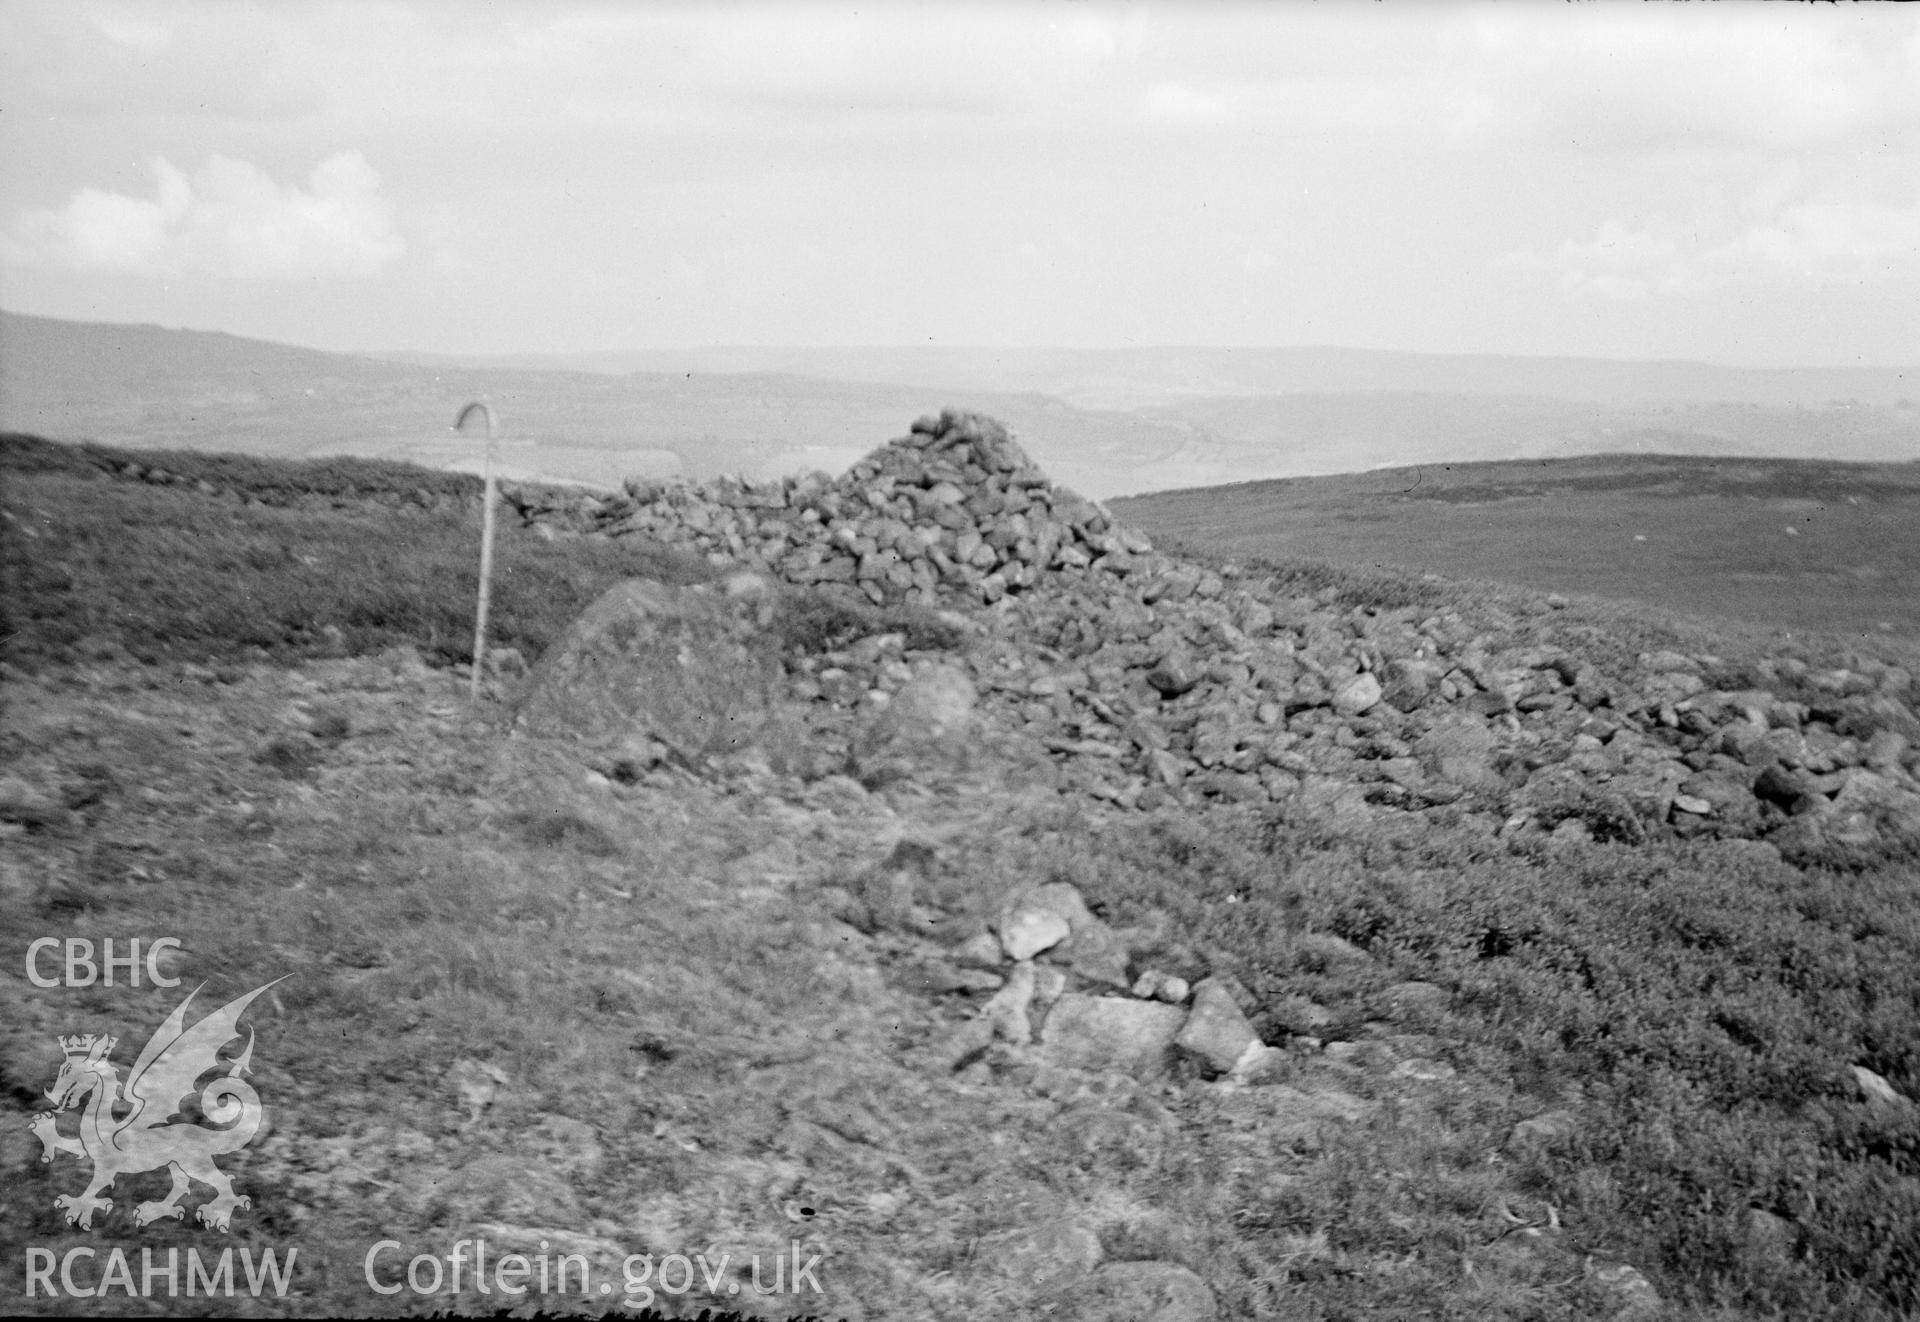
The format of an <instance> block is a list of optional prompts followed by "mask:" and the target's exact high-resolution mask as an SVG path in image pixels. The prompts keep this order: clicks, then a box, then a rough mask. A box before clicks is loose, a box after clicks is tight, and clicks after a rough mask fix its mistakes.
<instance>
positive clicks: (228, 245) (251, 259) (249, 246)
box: [0, 152, 405, 280]
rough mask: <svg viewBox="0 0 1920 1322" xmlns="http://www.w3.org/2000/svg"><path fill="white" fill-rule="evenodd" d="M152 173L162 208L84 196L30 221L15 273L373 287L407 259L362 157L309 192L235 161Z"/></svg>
mask: <svg viewBox="0 0 1920 1322" xmlns="http://www.w3.org/2000/svg"><path fill="white" fill-rule="evenodd" d="M151 168H152V170H153V173H154V178H155V188H154V194H153V196H152V197H150V198H140V197H130V196H128V195H126V194H124V193H112V192H106V191H103V190H101V189H97V188H83V189H81V190H80V191H79V192H77V193H75V194H74V195H73V196H72V197H71V198H70V199H68V201H67V204H66V205H65V206H64V207H59V208H57V209H48V210H39V211H29V212H26V213H25V214H23V215H22V216H20V218H19V219H18V221H17V222H16V223H15V224H14V226H13V230H12V233H11V234H10V235H9V236H7V238H6V239H5V241H4V244H3V245H0V250H4V253H5V256H6V258H7V260H8V261H9V262H11V263H14V264H18V265H50V266H57V267H63V268H66V269H68V270H74V271H101V272H116V273H122V274H132V275H144V276H179V275H187V274H195V275H214V276H228V277H234V278H238V279H281V280H284V279H298V278H307V277H314V276H356V275H371V274H373V273H375V272H377V271H379V270H381V269H382V268H384V267H386V266H388V265H389V264H391V263H392V262H393V261H395V260H396V259H398V258H399V256H400V255H401V253H402V252H403V251H404V250H405V243H404V242H403V240H402V239H401V237H400V235H399V233H398V232H397V231H396V230H395V228H394V220H393V209H392V207H391V206H389V205H388V203H387V201H386V199H385V198H384V197H382V196H381V192H380V176H379V174H378V173H377V172H375V170H374V168H373V167H372V166H371V165H369V164H367V161H366V158H365V157H364V156H362V155H361V154H360V153H359V152H340V153H338V154H336V155H333V156H330V157H328V158H327V159H326V160H324V161H322V162H321V163H320V164H319V165H317V166H315V167H314V169H313V171H312V173H311V174H309V175H308V176H307V186H306V187H305V188H301V187H298V186H291V185H290V186H287V187H284V188H283V187H281V186H280V185H278V184H276V183H275V182H274V181H273V180H272V179H271V178H269V177H268V176H267V174H266V173H265V172H263V171H262V170H260V169H259V168H257V167H255V166H253V165H250V164H248V163H247V162H245V161H236V160H233V159H231V158H229V157H225V156H212V157H209V158H208V160H207V163H206V165H205V166H203V167H202V168H201V169H200V170H198V171H197V172H195V173H194V174H193V175H192V176H188V175H187V174H186V173H185V172H184V171H182V170H180V169H179V168H178V167H177V166H175V165H174V164H173V163H172V162H170V161H168V160H166V159H165V158H164V157H155V158H154V159H153V161H152V162H151Z"/></svg>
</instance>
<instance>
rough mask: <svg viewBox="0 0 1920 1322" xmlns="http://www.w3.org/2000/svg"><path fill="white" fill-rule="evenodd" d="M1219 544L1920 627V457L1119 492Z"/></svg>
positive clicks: (1410, 473)
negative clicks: (1141, 493) (1132, 493)
mask: <svg viewBox="0 0 1920 1322" xmlns="http://www.w3.org/2000/svg"><path fill="white" fill-rule="evenodd" d="M1113 509H1114V511H1115V513H1116V515H1117V516H1118V517H1120V518H1122V519H1125V520H1126V521H1128V522H1129V523H1133V524H1135V525H1137V526H1139V527H1140V528H1143V529H1145V530H1146V531H1148V532H1150V533H1152V534H1153V535H1154V536H1155V537H1157V538H1166V539H1170V540H1173V541H1175V542H1178V543H1181V544H1186V545H1192V546H1201V547H1207V548H1209V549H1212V550H1214V551H1217V552H1221V553H1227V554H1233V555H1243V556H1266V557H1283V558H1293V557H1302V556H1304V557H1310V558H1315V559H1324V560H1329V561H1333V562H1337V563H1343V564H1371V565H1382V566H1386V565H1391V566H1397V567H1400V568H1404V569H1411V570H1431V571H1434V572H1438V573H1441V574H1447V575H1453V576H1462V577H1472V578H1482V579H1489V580H1499V581H1503V582H1510V583H1521V584H1525V585H1527V586H1528V587H1532V588H1537V589H1540V590H1542V591H1557V592H1571V593H1591V594H1593V595H1596V596H1602V597H1611V598H1614V599H1616V600H1630V601H1640V602H1646V603H1649V604H1651V605H1654V606H1658V607H1662V608H1665V609H1667V610H1672V611H1676V612H1680V613H1683V614H1686V615H1689V616H1692V617H1695V618H1702V617H1704V618H1721V619H1728V618H1731V619H1740V620H1746V621H1749V622H1752V623H1754V624H1758V625H1762V626H1770V627H1775V628H1780V629H1785V630H1790V631H1794V632H1809V631H1812V632H1830V633H1848V634H1854V635H1857V636H1858V635H1879V634H1885V633H1894V634H1898V635H1901V636H1903V637H1906V638H1915V637H1920V536H1916V535H1915V529H1916V528H1920V464H1914V463H1905V464H1843V463H1831V462H1822V461H1817V460H1785V459H1783V460H1762V459H1750V458H1724V459H1707V458H1683V457H1673V456H1658V455H1599V456H1591V457H1586V458H1578V459H1557V460H1551V461H1542V462H1533V461H1528V462H1509V463H1467V464H1458V463H1456V464H1429V465H1423V466H1421V467H1418V468H1394V469H1382V470H1379V471H1376V472H1371V473H1364V474H1350V475H1347V476H1342V477H1313V478H1299V479H1294V480H1290V481H1279V482H1255V483H1248V484H1244V485H1238V486H1227V487H1216V488H1207V489H1204V490H1194V491H1168V492H1161V493H1158V494H1155V495H1151V496H1144V497H1139V498H1137V499H1128V500H1117V501H1114V502H1113Z"/></svg>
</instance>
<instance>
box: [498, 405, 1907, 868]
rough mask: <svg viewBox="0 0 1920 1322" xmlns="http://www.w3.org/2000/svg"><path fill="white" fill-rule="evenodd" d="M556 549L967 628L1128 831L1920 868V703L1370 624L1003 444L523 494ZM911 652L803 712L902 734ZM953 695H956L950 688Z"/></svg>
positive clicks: (1859, 688) (1535, 632)
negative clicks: (836, 712)
mask: <svg viewBox="0 0 1920 1322" xmlns="http://www.w3.org/2000/svg"><path fill="white" fill-rule="evenodd" d="M509 494H510V498H511V499H512V500H513V501H514V503H515V506H516V508H517V509H518V510H519V512H520V513H521V515H522V516H523V517H524V518H526V519H528V520H529V521H532V522H534V523H536V524H537V525H538V526H541V527H543V528H546V529H548V530H550V531H551V532H552V533H553V534H554V535H556V536H558V535H591V536H596V537H612V538H619V537H624V536H629V535H642V536H646V537H649V538H654V539H658V540H660V541H663V542H666V543H668V544H670V545H673V546H676V547H679V548H683V549H688V550H692V551H695V552H698V553H701V554H704V555H705V556H706V557H707V558H708V559H709V560H710V561H711V562H713V563H715V564H716V565H726V566H737V567H740V568H745V569H753V570H756V571H759V572H760V573H763V574H765V575H767V576H770V577H773V578H777V579H780V580H783V581H785V582H786V583H789V584H793V585H796V586H801V587H813V588H817V589H823V590H827V591H837V592H843V593H848V594H858V596H859V598H860V599H861V600H864V601H867V602H871V603H875V604H888V603H897V602H911V603H917V604H920V605H924V606H927V607H933V608H945V609H948V610H951V611H957V612H960V613H963V614H965V615H966V616H967V617H968V618H969V619H970V620H971V622H972V624H973V626H974V627H975V628H976V629H977V630H978V632H979V635H980V636H979V637H978V638H977V639H976V641H975V645H974V646H972V647H971V648H969V649H968V652H967V655H966V658H965V663H966V666H967V668H968V675H967V678H969V679H970V680H971V682H972V684H973V685H974V687H975V688H976V690H977V692H978V697H979V702H980V705H981V706H982V708H983V709H984V710H985V711H986V712H987V713H988V714H989V715H990V716H991V718H992V722H993V724H995V725H996V726H998V727H1000V728H1003V729H1005V728H1010V729H1013V730H1016V731H1018V732H1020V733H1022V734H1024V735H1025V736H1027V737H1028V738H1030V739H1031V740H1032V741H1034V742H1036V743H1037V744H1038V745H1039V746H1040V747H1042V748H1044V749H1045V750H1047V752H1048V754H1050V755H1051V756H1052V758H1053V759H1054V760H1055V761H1056V762H1057V763H1058V764H1059V765H1060V767H1061V769H1062V772H1063V774H1064V776H1065V778H1066V780H1067V782H1068V784H1069V785H1070V786H1071V787H1073V788H1076V789H1079V790H1081V791H1084V792H1086V793H1090V794H1092V795H1094V796H1096V797H1098V798H1102V799H1105V800H1107V801H1110V802H1112V803H1115V804H1118V805H1120V806H1122V807H1136V806H1137V807H1142V808H1150V807H1154V806H1157V805H1160V804H1165V803H1169V802H1188V803H1191V802H1195V801H1198V800H1200V799H1211V800H1225V801H1237V802H1248V803H1256V804H1258V803H1269V802H1272V803H1288V802H1294V803H1297V804H1299V805H1300V806H1302V807H1305V808H1309V809H1311V810H1314V811H1319V812H1324V813H1328V814H1332V815H1335V816H1343V815H1344V816H1348V817H1357V816H1364V815H1366V814H1371V813H1378V812H1423V811H1430V810H1445V811H1448V812H1474V813H1481V814H1485V815H1486V818H1487V821H1488V825H1489V826H1490V827H1491V828H1493V829H1497V830H1498V831H1500V832H1502V833H1503V834H1508V835H1512V834H1516V833H1519V834H1531V833H1546V834H1551V835H1555V836H1558V837H1561V838H1572V837H1581V838H1587V839H1599V840H1602V841H1605V840H1622V841H1626V842H1629V843H1633V842H1638V841H1642V840H1645V839H1648V838H1650V837H1655V836H1664V835H1675V836H1681V837H1689V836H1706V837H1732V838H1752V839H1767V840H1770V841H1772V842H1773V843H1774V844H1775V845H1776V846H1777V847H1781V848H1782V849H1783V850H1786V851H1789V852H1790V851H1793V850H1806V849H1809V848H1815V847H1833V846H1839V847H1857V848H1879V847H1889V846H1892V847H1905V846H1907V845H1909V844H1911V843H1912V842H1916V841H1920V783H1916V779H1915V774H1916V770H1917V769H1920V751H1917V750H1916V743H1920V717H1916V715H1915V711H1914V705H1913V704H1914V693H1915V690H1914V683H1913V676H1912V675H1911V674H1910V673H1908V672H1907V671H1905V670H1903V669H1901V668H1899V667H1895V666H1888V665H1885V664H1883V663H1880V662H1877V661H1874V660H1871V659H1867V658H1860V659H1858V660H1857V661H1856V662H1855V663H1854V664H1853V665H1851V666H1850V667H1849V668H1845V669H1833V670H1820V671H1815V670H1810V669H1809V668H1808V667H1807V666H1806V665H1805V664H1803V663H1801V662H1799V661H1796V660H1793V659H1791V658H1779V659H1775V660H1772V661H1769V662H1765V663H1762V665H1761V666H1760V667H1759V668H1758V674H1756V675H1753V676H1748V677H1745V678H1746V679H1751V680H1757V681H1758V682H1757V683H1744V682H1743V683H1742V684H1741V686H1739V687H1731V686H1729V685H1728V684H1727V683H1726V682H1725V681H1724V677H1719V678H1717V676H1718V671H1719V665H1718V659H1717V658H1713V657H1706V656H1691V655H1686V654H1682V653H1678V652H1671V651H1666V652H1655V653H1649V654H1645V655H1642V656H1640V657H1639V658H1638V665H1637V666H1636V667H1634V668H1633V669H1631V670H1630V671H1627V672H1625V673H1608V672H1604V671H1602V670H1601V669H1600V668H1599V667H1598V666H1596V665H1595V664H1594V663H1593V662H1592V661H1591V660H1589V659H1588V657H1587V656H1585V655H1583V652H1585V651H1588V650H1590V649H1587V648H1585V647H1583V639H1582V638H1581V637H1580V636H1578V631H1576V630H1572V629H1564V628H1560V627H1556V625H1555V624H1554V623H1553V619H1552V616H1551V614H1543V616H1542V617H1541V618H1539V619H1535V620H1529V621H1525V622H1516V625H1517V627H1515V628H1513V629H1511V630H1506V629H1503V630H1501V631H1500V632H1497V633H1496V632H1487V631H1482V630H1479V629H1476V628H1475V627H1474V625H1472V624H1470V623H1468V622H1467V621H1466V620H1465V619H1463V618H1462V617H1461V615H1460V614H1459V613H1457V612H1450V611H1440V612H1434V611H1432V610H1431V609H1430V608H1419V607H1410V608H1402V609H1377V608H1373V607H1366V606H1358V607H1350V608H1343V607H1342V606H1341V605H1340V604H1339V599H1338V595H1337V593H1336V592H1334V591H1333V590H1327V591H1323V592H1321V593H1320V594H1318V595H1317V596H1312V597H1305V596H1290V595H1284V594H1283V592H1282V591H1281V590H1280V588H1279V586H1278V581H1277V580H1276V579H1274V578H1272V577H1262V576H1260V575H1258V574H1253V573H1246V572H1240V571H1237V570H1236V569H1235V567H1233V566H1231V565H1226V566H1221V567H1220V568H1218V569H1214V568H1209V567H1207V566H1205V565H1202V564H1196V563H1192V562H1189V561H1186V560H1183V559H1181V558H1179V557H1176V556H1170V555H1167V554H1164V553H1161V552H1158V551H1155V550H1154V548H1153V546H1152V544H1151V542H1150V541H1149V540H1148V538H1146V537H1145V536H1144V535H1142V534H1140V533H1138V532H1136V531H1134V530H1131V529H1127V528H1122V527H1120V526H1118V525H1117V524H1115V522H1114V521H1113V519H1112V518H1111V516H1110V515H1109V514H1108V513H1107V512H1106V510H1104V509H1103V508H1102V507H1101V506H1100V505H1098V504H1096V503H1094V502H1091V501H1087V500H1083V499H1081V498H1080V497H1078V496H1076V495H1074V494H1073V493H1071V492H1069V491H1066V490H1064V489H1062V488H1058V487H1055V486H1053V485H1052V484H1051V483H1050V482H1048V480H1047V479H1046V477H1045V476H1044V475H1043V474H1042V473H1041V472H1040V471H1039V470H1038V469H1037V468H1036V467H1035V466H1034V465H1033V463H1032V462H1031V460H1029V459H1028V458H1027V456H1026V455H1025V453H1024V452H1023V451H1022V450H1021V449H1020V447H1019V445H1018V444H1017V443H1016V442H1015V441H1014V440H1013V439H1012V438H1011V437H1010V436H1009V435H1008V433H1007V431H1006V429H1005V428H1004V427H1003V426H1001V425H1000V424H999V423H998V422H995V421H993V420H992V419H989V418H984V417H980V416H977V415H972V414H966V413H960V412H955V411H952V410H949V411H947V412H945V413H943V414H941V415H940V416H939V417H928V418H922V419H921V420H919V421H918V422H916V423H915V424H914V425H913V429H912V431H911V433H910V434H909V435H907V436H905V437H902V438H900V439H898V440H896V441H893V442H890V443H889V444H887V445H885V446H883V447H881V448H880V449H878V450H876V451H874V452H873V453H872V454H870V455H869V456H867V457H866V458H865V459H863V460H861V461H860V462H859V463H858V464H855V465H854V466H853V468H852V469H851V470H850V471H849V472H847V473H846V474H845V475H844V476H842V477H840V478H838V479H829V478H827V477H825V476H824V475H822V474H818V473H814V474H808V475H802V476H796V477H790V478H785V479H782V480H779V481H773V482H765V483H751V482H744V481H740V480H737V479H732V478H722V479H718V480H715V481H713V482H709V483H704V484H691V483H664V484H663V483H652V482H648V483H641V482H633V483H629V486H628V490H627V491H626V492H625V493H624V494H623V495H620V496H615V497H606V498H602V497H594V496H578V495H574V496H560V495H557V494H554V493H551V492H548V493H545V494H542V493H539V492H530V491H523V490H520V489H518V488H515V489H512V490H511V491H510V493H509ZM906 641H907V640H906V638H905V637H904V636H903V635H901V634H881V635H877V636H870V637H868V638H865V639H862V640H860V641H859V642H858V643H856V644H855V645H853V646H851V647H850V648H848V649H847V650H845V651H844V652H835V653H829V654H827V655H825V656H823V657H818V658H803V659H801V660H799V661H798V662H796V663H795V669H794V673H792V674H791V675H790V676H789V679H790V681H791V683H792V685H793V689H794V691H795V692H796V693H797V694H798V695H799V696H801V697H803V698H806V699H808V700H810V701H812V702H815V703H822V704H829V705H831V706H834V707H837V708H846V709H864V708H878V707H881V706H884V705H885V703H886V702H887V701H888V700H889V699H890V698H891V696H892V695H893V694H895V693H898V692H899V691H900V690H901V689H902V688H903V687H904V686H906V685H908V684H909V683H911V682H913V681H914V680H915V679H916V677H919V676H923V675H924V674H925V673H926V670H927V668H928V667H929V666H930V665H932V664H933V663H934V660H935V658H933V657H932V656H930V655H929V656H916V655H910V654H909V652H908V649H907V646H906ZM947 682H948V683H949V684H951V680H950V679H949V680H948V681H947Z"/></svg>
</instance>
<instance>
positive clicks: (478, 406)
mask: <svg viewBox="0 0 1920 1322" xmlns="http://www.w3.org/2000/svg"><path fill="white" fill-rule="evenodd" d="M475 413H479V414H480V415H481V416H482V417H484V418H485V419H486V420H487V439H488V440H492V439H493V431H494V421H493V410H492V409H491V408H489V407H488V406H487V405H485V404H482V403H481V402H480V401H479V400H477V399H476V400H475V401H474V402H473V403H471V404H469V405H467V406H466V407H465V408H463V409H461V410H460V416H459V417H457V418H455V419H454V420H453V429H454V430H455V431H459V430H461V429H462V428H464V427H465V426H466V425H467V419H468V418H471V417H472V416H473V415H474V414H475Z"/></svg>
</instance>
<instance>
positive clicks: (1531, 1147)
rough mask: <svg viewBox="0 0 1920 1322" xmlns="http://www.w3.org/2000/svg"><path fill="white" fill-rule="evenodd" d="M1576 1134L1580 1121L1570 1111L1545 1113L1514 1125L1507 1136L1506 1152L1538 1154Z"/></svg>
mask: <svg viewBox="0 0 1920 1322" xmlns="http://www.w3.org/2000/svg"><path fill="white" fill-rule="evenodd" d="M1578 1132H1580V1120H1579V1117H1578V1116H1576V1115H1574V1113H1573V1112H1572V1111H1564V1110H1555V1111H1547V1112H1544V1113H1542V1114H1540V1115H1537V1116H1535V1117H1533V1119H1531V1120H1522V1121H1521V1122H1520V1123H1519V1124H1517V1125H1515V1126H1514V1127H1513V1129H1512V1131H1511V1132H1509V1133H1508V1135H1507V1151H1509V1152H1512V1153H1515V1154H1518V1155H1523V1156H1525V1155H1532V1154H1536V1153H1540V1152H1543V1151H1545V1150H1546V1149H1548V1148H1550V1147H1552V1146H1553V1145H1554V1144H1556V1143H1558V1142H1560V1141H1561V1140H1563V1139H1567V1138H1571V1137H1572V1136H1573V1135H1575V1134H1577V1133H1578Z"/></svg>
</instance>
